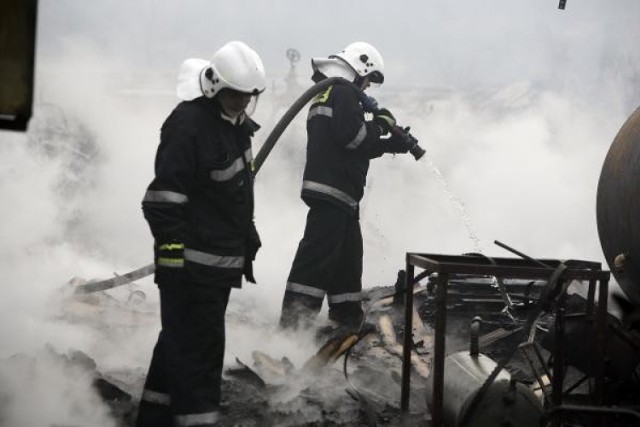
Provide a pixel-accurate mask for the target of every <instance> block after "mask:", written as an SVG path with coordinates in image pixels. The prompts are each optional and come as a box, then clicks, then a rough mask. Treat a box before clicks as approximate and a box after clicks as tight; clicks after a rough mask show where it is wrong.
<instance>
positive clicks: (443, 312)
mask: <svg viewBox="0 0 640 427" xmlns="http://www.w3.org/2000/svg"><path fill="white" fill-rule="evenodd" d="M561 263H562V262H561V261H559V260H534V259H519V258H491V259H490V258H488V257H478V256H471V255H437V254H421V253H412V252H407V254H406V277H405V290H406V292H405V325H404V327H405V329H404V330H405V334H404V344H403V358H402V389H401V396H400V408H401V410H402V413H403V414H404V415H406V414H408V411H409V394H410V388H411V379H410V373H411V349H412V348H413V342H412V333H411V331H412V322H413V292H412V291H413V284H414V276H415V275H414V272H415V267H418V268H422V269H424V270H425V272H427V273H428V274H432V273H437V274H438V278H437V284H436V297H435V303H436V309H435V310H436V318H435V338H434V353H433V367H432V369H433V373H432V375H433V393H432V395H433V402H432V404H431V425H432V426H434V427H439V426H442V425H443V412H442V410H443V389H444V359H445V345H446V326H447V285H448V282H449V276H450V275H452V274H474V275H486V276H495V277H497V278H520V279H549V278H550V277H551V275H552V274H553V273H554V271H555V269H556V267H558V266H559V265H560V264H561ZM563 263H564V264H565V265H566V266H567V269H566V270H565V271H564V272H562V274H561V276H560V278H561V280H563V281H565V282H567V281H570V280H581V281H588V282H589V292H588V301H587V304H588V309H587V311H588V313H587V314H588V315H589V314H592V313H593V307H594V296H595V289H596V286H597V284H598V283H599V284H600V286H597V287H598V290H599V292H598V297H599V303H598V306H597V308H598V309H597V312H596V314H595V322H596V334H597V340H598V344H599V345H598V352H597V374H596V379H595V394H594V404H596V405H597V404H602V402H603V399H604V358H605V343H606V314H607V296H608V284H609V277H610V272H609V271H604V270H602V269H601V264H600V263H597V262H591V261H578V260H570V261H564V262H563ZM542 265H545V266H544V267H543V266H542ZM556 321H557V324H556V326H557V328H558V329H557V330H560V332H562V326H563V319H562V315H560V316H558V317H556ZM561 338H562V336H561V335H560V336H559V337H558V338H557V339H556V341H555V345H556V350H559V351H560V352H562V339H561ZM559 374H560V375H558V374H556V373H555V372H554V376H553V380H554V381H553V386H552V387H553V388H552V396H554V398H553V405H554V406H555V405H561V404H562V382H563V378H562V377H563V376H562V369H560V372H559ZM557 387H559V389H557ZM558 390H559V392H558Z"/></svg>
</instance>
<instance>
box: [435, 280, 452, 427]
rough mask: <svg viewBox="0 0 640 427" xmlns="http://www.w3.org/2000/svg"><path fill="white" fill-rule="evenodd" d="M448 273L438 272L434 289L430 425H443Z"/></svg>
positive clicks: (437, 426) (438, 426) (436, 426)
mask: <svg viewBox="0 0 640 427" xmlns="http://www.w3.org/2000/svg"><path fill="white" fill-rule="evenodd" d="M448 281H449V275H448V274H446V273H438V283H437V289H436V319H435V328H436V331H435V338H434V350H433V403H432V407H431V425H432V426H433V427H440V426H442V425H444V419H443V404H444V355H445V345H446V332H447V331H446V329H447V283H448Z"/></svg>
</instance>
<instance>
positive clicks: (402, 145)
mask: <svg viewBox="0 0 640 427" xmlns="http://www.w3.org/2000/svg"><path fill="white" fill-rule="evenodd" d="M416 142H417V141H416V139H415V138H414V137H413V136H411V134H410V133H409V132H408V131H407V130H406V128H405V129H402V128H400V127H397V126H396V128H395V129H394V130H393V132H391V137H390V138H389V139H387V142H386V147H385V153H392V154H404V153H408V152H409V150H410V149H411V148H412V147H413V146H414V145H415V144H416Z"/></svg>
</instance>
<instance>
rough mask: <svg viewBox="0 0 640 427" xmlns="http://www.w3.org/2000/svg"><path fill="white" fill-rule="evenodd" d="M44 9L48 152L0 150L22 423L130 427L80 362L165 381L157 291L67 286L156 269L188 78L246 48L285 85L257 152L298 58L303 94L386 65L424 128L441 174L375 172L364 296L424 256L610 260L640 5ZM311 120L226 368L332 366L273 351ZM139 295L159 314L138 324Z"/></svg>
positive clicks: (42, 106)
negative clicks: (160, 171)
mask: <svg viewBox="0 0 640 427" xmlns="http://www.w3.org/2000/svg"><path fill="white" fill-rule="evenodd" d="M39 6H40V9H39V25H38V41H37V43H38V52H37V59H36V66H37V74H36V94H37V99H36V104H35V115H34V118H33V121H32V123H31V126H30V130H29V132H28V133H26V134H16V133H11V132H2V133H0V141H1V143H0V156H1V159H2V160H1V161H0V195H1V196H2V199H3V200H4V207H5V208H4V209H3V210H2V213H0V219H1V220H2V224H3V226H2V227H1V228H0V237H1V241H2V242H3V245H2V249H1V254H2V256H0V266H1V267H2V269H1V271H2V272H3V273H2V279H3V280H2V283H1V284H0V289H1V291H2V298H0V342H2V346H1V347H0V377H1V378H2V381H0V396H2V397H3V398H2V399H0V402H1V403H0V405H1V406H0V413H2V414H3V415H2V417H4V418H0V422H2V423H4V424H3V425H33V426H38V425H42V426H48V425H51V423H58V424H65V423H66V424H68V425H83V424H85V425H95V426H111V425H113V421H112V420H110V419H109V416H108V410H107V408H106V406H105V405H104V404H102V403H101V402H100V400H99V398H98V397H97V395H96V394H95V392H94V391H92V389H91V387H90V380H91V378H90V375H89V374H88V373H87V372H85V371H82V372H80V373H78V372H75V373H74V374H73V375H70V374H69V369H74V368H70V367H69V366H68V365H67V364H65V363H63V362H61V359H60V355H64V354H67V352H68V351H70V350H81V351H83V352H84V353H86V354H87V355H88V356H89V357H91V358H92V359H94V360H95V362H96V364H97V369H98V370H99V371H101V372H105V371H109V370H118V369H123V368H126V369H131V370H135V369H139V370H141V371H142V372H144V370H146V367H147V364H148V361H149V358H150V356H151V350H152V346H153V344H154V341H155V338H156V334H157V332H158V329H159V317H158V308H157V292H156V290H155V286H154V285H153V283H152V281H151V280H150V279H145V280H141V281H139V282H138V283H137V285H136V286H135V287H127V288H126V289H118V290H114V291H111V292H109V293H108V295H109V298H110V299H108V300H106V301H108V303H105V301H102V305H100V306H101V307H104V306H105V304H106V306H107V308H106V309H103V310H100V311H99V312H93V311H91V310H89V309H88V308H87V307H86V306H82V308H80V306H77V305H75V306H70V305H69V300H68V296H69V285H67V282H68V281H69V280H70V279H71V278H73V277H79V278H84V279H91V278H104V277H109V276H111V275H112V274H113V273H114V272H117V273H124V272H127V271H130V270H133V269H135V268H138V267H140V266H142V265H145V264H148V263H149V262H150V261H151V257H152V253H151V243H152V242H151V237H150V234H149V231H148V229H147V226H146V223H145V222H144V220H143V218H142V214H141V211H140V200H141V197H142V195H143V193H144V190H145V188H146V186H147V184H148V183H149V181H150V180H151V178H152V176H153V158H154V155H155V150H156V148H157V143H158V131H159V128H160V126H161V124H162V122H163V120H164V118H165V117H166V116H167V114H168V113H169V112H170V111H171V109H172V108H173V106H174V105H175V104H176V99H175V97H174V95H173V93H174V84H175V81H174V78H175V76H176V74H177V70H178V66H179V64H180V63H181V61H182V60H183V59H185V58H187V57H194V56H195V57H202V58H208V57H209V56H210V55H211V54H212V52H213V51H214V50H215V49H216V48H217V47H218V46H220V45H222V44H223V43H224V42H226V41H229V40H233V39H239V40H243V41H245V42H247V43H248V44H249V45H251V46H252V47H254V48H255V49H256V50H257V51H258V52H259V53H260V54H261V56H262V58H263V60H264V63H265V66H266V69H267V74H268V78H269V81H270V86H269V90H268V91H267V92H266V93H265V94H264V96H263V97H262V98H261V100H260V103H259V104H258V109H257V111H256V114H255V117H254V118H255V119H256V120H257V121H258V122H259V123H261V124H262V125H263V127H262V129H261V131H260V132H259V134H258V136H257V137H256V139H255V149H254V154H255V153H256V152H257V151H258V148H259V146H260V145H261V143H262V141H264V140H265V139H266V137H267V135H268V133H269V131H270V130H271V129H272V128H273V126H274V125H275V123H276V121H277V120H278V119H279V118H280V117H281V115H282V114H283V113H284V111H285V109H286V108H287V107H288V105H289V104H290V102H291V96H289V98H287V97H286V96H285V95H284V94H282V91H283V90H284V87H285V85H284V81H283V79H284V76H285V75H286V74H287V72H288V71H289V64H288V62H287V60H286V58H285V56H284V52H285V51H286V49H287V48H290V47H295V48H296V49H298V50H299V51H300V52H301V54H302V59H301V61H300V62H298V63H297V64H296V68H295V70H296V72H297V75H298V82H299V84H300V85H302V87H303V88H306V87H308V86H309V84H310V81H309V80H308V79H307V76H309V75H310V70H309V66H308V64H309V59H310V57H311V56H323V55H328V54H331V53H334V52H335V51H337V50H340V49H342V47H344V45H346V44H347V43H349V42H351V41H355V40H366V41H369V42H370V43H372V44H374V45H375V46H376V47H378V48H379V50H380V51H381V53H382V54H383V56H384V58H385V62H386V83H385V84H384V85H383V86H382V87H381V88H377V89H372V90H371V91H370V92H371V93H370V94H371V95H373V96H374V97H376V98H377V99H378V101H379V102H380V103H381V104H382V105H384V106H386V107H387V108H389V109H390V110H391V111H392V112H393V113H394V115H395V116H396V118H397V119H398V121H399V122H400V124H403V125H411V127H412V133H413V134H414V135H415V136H416V137H417V138H418V139H419V140H420V143H421V145H422V146H423V147H425V148H426V149H427V158H426V159H423V160H422V161H420V162H415V161H414V160H413V159H412V158H410V157H409V156H395V157H393V156H386V157H385V158H383V159H380V160H376V161H374V162H373V163H372V166H371V169H370V172H369V181H368V185H367V189H366V196H365V199H364V201H363V203H362V219H361V221H362V228H363V234H364V240H365V259H364V270H365V273H364V277H363V283H364V286H365V287H371V286H376V285H389V284H391V283H393V281H394V280H395V277H396V272H397V270H398V269H400V268H403V265H404V255H405V253H406V252H407V251H417V252H425V253H443V254H461V253H465V252H478V251H482V252H483V253H486V254H487V255H494V256H510V254H508V253H505V252H504V251H503V250H501V249H499V248H497V247H496V246H495V245H493V243H492V242H493V240H500V241H503V242H504V243H507V244H509V245H510V246H513V247H515V248H516V249H519V250H521V251H522V252H525V253H527V254H528V255H530V256H534V257H547V258H561V259H567V258H577V259H589V260H595V261H603V262H604V259H603V256H602V253H601V250H600V245H599V241H598V236H597V229H596V221H595V195H596V188H597V181H598V176H599V173H600V168H601V165H602V162H603V161H604V157H605V154H606V152H607V150H608V147H609V145H610V143H611V141H613V138H614V137H615V134H616V133H617V131H618V129H619V128H620V126H621V125H622V123H623V122H624V120H625V119H626V117H627V116H628V115H629V114H630V113H631V112H632V111H633V109H634V108H635V107H636V106H637V105H638V104H639V103H640V95H639V91H638V87H639V85H640V72H639V71H638V70H640V53H638V51H637V49H636V48H635V47H636V46H635V44H636V42H637V40H638V39H640V29H639V28H638V26H637V25H636V22H635V21H636V18H637V17H638V16H640V5H639V4H638V3H637V2H635V1H633V0H620V1H617V2H616V4H615V5H612V4H608V3H605V2H602V1H598V0H583V1H580V2H578V1H571V0H569V1H568V2H567V9H566V10H565V11H559V10H558V9H557V2H556V1H555V0H548V1H543V2H540V1H533V0H531V1H526V2H515V1H506V0H491V1H486V2H482V4H480V3H477V2H473V1H470V0H465V1H458V2H449V1H444V0H433V1H429V2H419V1H410V2H404V3H402V7H400V6H394V7H392V8H391V10H389V7H388V3H383V2H381V1H373V2H369V3H367V7H366V9H364V8H363V6H362V5H360V4H355V3H348V2H347V3H345V2H340V3H338V2H336V1H333V0H331V1H328V2H324V3H322V4H313V5H311V4H310V5H305V7H304V8H301V7H300V6H299V4H298V2H295V1H293V0H287V1H277V2H276V1H260V2H257V1H256V2H250V4H248V5H245V6H244V7H243V8H242V10H240V9H239V8H238V7H237V6H236V5H235V4H234V3H231V2H230V3H221V2H215V5H214V4H212V3H211V2H207V1H204V0H190V1H184V2H181V3H180V4H179V5H178V4H175V5H172V4H165V3H162V2H157V1H153V0H149V1H145V2H135V3H131V2H124V1H100V2H91V3H88V2H77V1H73V0H56V1H55V2H53V1H51V0H48V1H41V2H40V4H39ZM335 10H340V13H335V12H334V11H335ZM381 10H384V11H385V13H380V11H381ZM318 34H322V36H318ZM301 90H302V89H298V93H301V92H300V91H301ZM286 100H288V101H286ZM304 116H305V114H304V113H302V114H300V116H299V117H297V118H296V120H295V121H294V122H293V124H292V125H291V126H290V128H289V129H288V130H287V131H286V132H285V134H284V135H283V136H282V138H281V140H280V141H279V143H278V145H277V146H276V148H275V149H274V150H273V152H272V153H271V155H270V157H269V158H268V160H267V162H266V163H265V165H264V168H263V169H262V170H261V171H260V175H259V176H258V180H257V183H256V197H257V205H256V222H257V225H258V228H259V231H260V233H261V238H262V241H263V248H262V249H261V251H260V252H259V254H258V258H257V262H256V265H255V270H256V278H257V279H258V283H259V284H258V285H255V286H254V285H250V284H247V285H245V288H244V289H242V290H240V291H234V292H233V293H232V299H231V304H230V307H229V316H228V317H229V325H228V339H227V343H228V344H227V356H226V359H227V360H226V362H227V363H228V364H229V363H233V360H234V359H235V357H239V358H240V359H241V360H243V361H244V362H245V363H247V362H249V361H250V360H251V351H252V350H255V349H259V350H262V351H264V352H266V353H268V354H270V355H272V356H273V357H276V358H280V357H282V356H285V355H286V356H288V357H289V358H291V360H292V361H293V362H294V364H296V365H297V366H300V364H301V363H303V362H304V359H305V358H306V357H308V356H309V355H310V353H311V352H312V351H313V349H312V348H311V347H312V342H311V339H310V338H309V337H281V336H279V335H277V334H275V332H274V331H275V324H276V322H277V318H278V316H279V310H280V303H281V298H282V294H283V292H284V285H285V282H286V278H287V274H288V271H289V268H290V266H291V262H292V260H293V256H294V253H295V250H296V248H297V244H298V241H299V239H300V238H301V237H302V232H303V229H304V222H305V217H306V211H307V209H306V207H305V205H304V204H303V202H302V201H301V200H300V199H299V191H300V185H301V178H302V170H303V167H304V157H305V139H306V134H305V128H304V120H305V117H304ZM132 290H142V291H143V292H144V293H145V294H146V296H147V299H146V301H145V302H144V303H142V304H140V305H137V306H135V307H134V308H133V309H132V310H127V308H129V306H127V305H126V304H127V301H128V298H129V296H130V294H131V291H132ZM85 309H87V310H89V311H86V310H85ZM83 310H85V311H83ZM131 311H133V312H134V315H132V314H131ZM127 313H128V314H127ZM127 316H131V317H127ZM237 319H249V320H250V322H241V321H235V320H237ZM132 325H136V326H135V327H133V326H132ZM16 355H17V356H16ZM16 357H17V359H16ZM71 378H74V379H71ZM5 402H8V403H5ZM43 402H49V403H48V404H47V405H43ZM33 406H37V407H39V408H41V409H40V410H39V411H37V412H38V414H34V413H33V412H34V411H33V410H32V409H31V408H33ZM77 408H80V410H77ZM4 414H7V415H4Z"/></svg>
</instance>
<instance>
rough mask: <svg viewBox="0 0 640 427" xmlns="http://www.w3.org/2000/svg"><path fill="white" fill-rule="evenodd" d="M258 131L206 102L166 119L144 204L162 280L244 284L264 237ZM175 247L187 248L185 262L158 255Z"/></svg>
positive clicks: (250, 123)
mask: <svg viewBox="0 0 640 427" xmlns="http://www.w3.org/2000/svg"><path fill="white" fill-rule="evenodd" d="M258 127H259V126H258V125H257V124H256V123H255V122H253V121H252V120H251V119H249V118H248V117H245V118H244V121H243V122H242V123H241V124H233V123H232V119H230V118H228V117H226V116H225V115H224V114H223V113H222V112H221V110H220V109H219V107H218V106H217V103H216V101H214V100H210V99H207V98H204V97H200V98H197V99H195V100H193V101H188V102H186V101H185V102H182V103H180V104H179V105H178V106H177V107H176V108H175V109H174V110H173V112H172V113H171V114H170V115H169V117H168V118H167V119H166V121H165V122H164V124H163V126H162V130H161V134H160V145H159V147H158V152H157V155H156V162H155V173H156V176H155V179H154V180H153V181H152V182H151V184H150V185H149V187H148V189H147V192H146V194H145V196H144V199H143V202H142V209H143V211H144V216H145V218H146V220H147V222H148V223H149V226H150V228H151V232H152V234H153V237H154V238H155V243H156V245H155V254H156V257H155V258H156V283H159V284H162V283H165V282H167V283H169V282H172V281H176V280H189V281H193V282H196V283H204V284H214V285H215V284H216V283H222V282H220V280H219V279H238V280H237V283H236V282H234V286H239V285H240V277H241V276H242V272H243V269H244V267H245V263H249V262H250V259H246V258H247V256H251V255H252V254H248V253H247V252H248V247H250V246H251V243H250V242H252V241H254V242H255V240H258V237H257V233H256V231H255V225H254V223H253V208H254V199H253V172H252V166H251V165H252V161H253V155H252V151H251V137H252V136H253V133H254V132H255V131H256V130H257V129H258ZM258 241H259V240H258ZM167 244H171V245H172V247H174V248H182V245H184V261H182V260H180V262H176V261H175V260H173V262H171V263H168V262H165V261H163V260H164V258H162V257H159V256H158V252H159V248H160V247H167ZM254 254H255V252H254V253H253V255H254ZM185 273H186V274H185ZM223 282H224V280H223ZM226 283H227V284H228V283H229V281H228V280H227V281H226Z"/></svg>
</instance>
